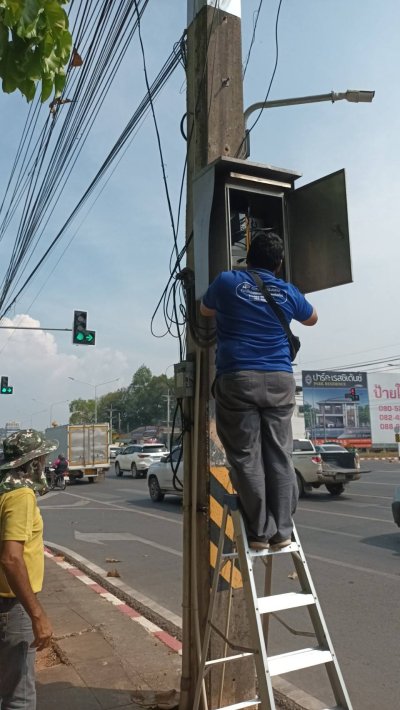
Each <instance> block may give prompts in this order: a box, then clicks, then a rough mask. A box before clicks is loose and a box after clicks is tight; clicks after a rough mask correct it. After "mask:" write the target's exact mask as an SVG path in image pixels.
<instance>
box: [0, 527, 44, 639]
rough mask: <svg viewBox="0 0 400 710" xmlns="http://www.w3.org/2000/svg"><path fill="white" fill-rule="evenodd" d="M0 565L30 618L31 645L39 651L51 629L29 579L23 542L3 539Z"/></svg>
mask: <svg viewBox="0 0 400 710" xmlns="http://www.w3.org/2000/svg"><path fill="white" fill-rule="evenodd" d="M0 565H1V566H2V568H3V571H4V574H5V576H6V578H7V582H8V584H9V585H10V588H11V590H12V592H13V593H14V594H15V596H16V597H17V599H18V601H19V602H21V604H22V606H23V607H24V609H25V611H26V613H27V614H28V615H29V617H30V618H31V620H32V629H33V634H34V637H35V640H34V641H33V644H32V646H35V647H36V648H37V649H38V651H41V650H42V649H43V648H46V647H47V646H49V645H50V641H51V637H52V633H53V630H52V628H51V623H50V621H49V619H48V618H47V615H46V614H45V612H44V609H43V607H42V606H41V604H40V602H39V601H38V599H37V597H36V595H35V594H34V592H33V590H32V587H31V584H30V581H29V575H28V570H27V569H26V565H25V561H24V543H23V542H19V541H18V540H3V542H2V546H1V556H0Z"/></svg>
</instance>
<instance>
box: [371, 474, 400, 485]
mask: <svg viewBox="0 0 400 710" xmlns="http://www.w3.org/2000/svg"><path fill="white" fill-rule="evenodd" d="M397 475H399V474H398V472H397ZM362 485H363V486H390V487H391V488H393V486H394V485H395V484H394V483H383V482H382V481H379V482H378V481H376V482H375V481H363V482H362Z"/></svg>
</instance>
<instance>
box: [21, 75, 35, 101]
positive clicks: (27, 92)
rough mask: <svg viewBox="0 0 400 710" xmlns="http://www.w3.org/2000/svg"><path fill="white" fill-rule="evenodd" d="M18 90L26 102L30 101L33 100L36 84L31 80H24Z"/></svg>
mask: <svg viewBox="0 0 400 710" xmlns="http://www.w3.org/2000/svg"><path fill="white" fill-rule="evenodd" d="M18 88H19V90H20V91H21V93H22V94H23V95H24V96H25V98H26V100H27V101H32V100H33V99H34V98H35V93H36V84H35V82H34V81H32V80H31V79H24V80H23V81H20V82H19V84H18Z"/></svg>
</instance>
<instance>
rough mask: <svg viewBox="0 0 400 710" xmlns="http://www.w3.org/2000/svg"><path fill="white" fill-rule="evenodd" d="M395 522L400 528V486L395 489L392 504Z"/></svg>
mask: <svg viewBox="0 0 400 710" xmlns="http://www.w3.org/2000/svg"><path fill="white" fill-rule="evenodd" d="M392 513H393V520H394V522H395V523H396V525H398V526H399V528H400V486H398V487H397V488H396V489H395V492H394V497H393V502H392Z"/></svg>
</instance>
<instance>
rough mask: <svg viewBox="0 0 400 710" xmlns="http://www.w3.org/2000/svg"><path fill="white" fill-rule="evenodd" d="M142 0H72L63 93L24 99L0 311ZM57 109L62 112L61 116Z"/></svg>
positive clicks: (8, 199) (2, 228) (7, 206)
mask: <svg viewBox="0 0 400 710" xmlns="http://www.w3.org/2000/svg"><path fill="white" fill-rule="evenodd" d="M148 2H149V0H133V1H132V0H119V1H118V2H116V1H115V0H103V2H95V1H94V0H87V1H86V2H83V3H74V2H73V1H72V3H71V8H70V15H73V16H74V21H73V26H72V34H73V37H74V42H75V47H74V51H73V54H72V57H71V61H70V64H69V66H68V69H67V80H66V85H65V88H64V91H63V94H62V96H61V97H60V98H59V99H56V100H54V101H52V103H51V104H50V111H49V108H48V107H47V106H43V105H41V104H40V99H39V98H37V99H36V100H35V101H34V102H33V103H32V104H31V106H30V108H29V112H28V116H27V119H26V122H25V126H24V129H23V133H22V136H21V139H20V143H19V146H18V149H17V153H16V156H15V160H14V164H13V167H12V170H11V174H10V178H9V181H8V184H7V187H6V191H5V194H4V197H3V200H2V203H1V205H0V216H1V217H2V221H1V222H0V240H1V239H2V238H3V237H4V236H5V234H6V232H7V230H8V229H9V228H10V225H11V223H12V222H13V219H14V218H15V217H16V214H17V211H18V219H19V225H18V228H17V230H15V229H14V233H15V231H16V237H15V242H14V246H13V249H12V253H11V256H10V261H9V264H8V268H7V270H6V272H5V274H4V276H3V280H2V283H1V292H0V312H1V314H2V315H4V313H5V312H7V311H8V310H9V308H10V306H11V303H10V304H9V305H8V306H7V307H6V308H4V304H5V302H6V299H7V297H9V296H10V295H11V292H12V290H14V291H15V289H16V288H17V286H18V284H19V282H20V281H21V278H22V275H23V273H24V272H25V270H26V268H27V266H28V264H29V262H30V261H31V259H32V256H33V254H34V252H35V250H36V249H37V247H38V244H39V242H40V241H41V240H42V239H43V236H44V231H45V229H46V227H47V226H48V224H49V221H50V218H51V216H52V214H53V211H54V209H55V207H56V205H57V202H58V200H59V199H60V196H61V194H62V192H63V190H64V188H65V186H66V183H67V182H68V180H69V178H70V177H71V173H72V172H73V169H74V167H75V165H76V162H77V160H78V158H79V155H80V153H81V151H82V148H83V146H84V144H85V142H86V140H87V138H88V135H89V133H90V131H91V129H92V127H93V124H94V122H95V121H96V119H97V117H98V115H99V112H100V109H101V107H102V104H103V103H104V100H105V98H106V96H107V94H108V92H109V90H110V87H111V85H112V82H113V80H114V79H115V76H116V73H117V71H118V69H119V67H120V64H121V62H122V59H123V57H124V56H125V53H126V51H127V49H128V47H129V44H130V42H131V40H132V37H133V35H134V33H135V32H136V30H137V28H138V24H139V21H140V18H141V16H142V15H143V13H144V11H145V9H146V6H147V5H148ZM71 24H72V23H71ZM44 112H47V116H46V118H45V120H44V124H43V126H42V128H40V129H39V127H38V126H39V119H41V118H42V117H43V115H44ZM61 117H64V121H63V122H61ZM60 124H61V125H60ZM19 213H20V216H19ZM20 292H21V291H19V293H20ZM18 295H19V294H18ZM15 300H16V297H15V298H14V301H15Z"/></svg>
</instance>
